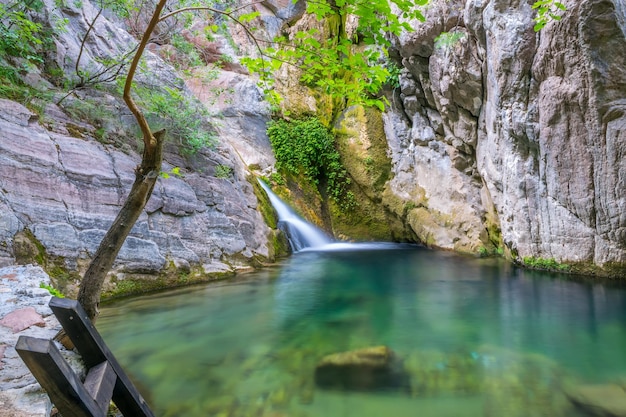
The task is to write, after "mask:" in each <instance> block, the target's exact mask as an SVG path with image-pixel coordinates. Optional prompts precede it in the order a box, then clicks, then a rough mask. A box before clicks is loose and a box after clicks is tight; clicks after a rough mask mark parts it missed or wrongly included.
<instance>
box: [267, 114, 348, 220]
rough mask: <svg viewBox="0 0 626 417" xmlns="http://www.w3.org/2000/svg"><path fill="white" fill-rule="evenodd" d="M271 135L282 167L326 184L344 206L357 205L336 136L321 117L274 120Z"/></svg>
mask: <svg viewBox="0 0 626 417" xmlns="http://www.w3.org/2000/svg"><path fill="white" fill-rule="evenodd" d="M267 134H268V136H269V138H270V142H271V144H272V148H273V149H274V153H275V155H276V168H277V169H278V170H284V171H286V172H288V173H291V174H293V175H303V176H304V178H305V179H306V180H307V181H310V182H311V183H313V184H315V185H316V186H318V187H320V186H325V191H326V192H327V193H328V195H329V197H331V198H332V199H334V200H335V201H337V202H338V203H339V204H340V205H342V207H343V208H344V209H349V208H350V207H351V205H352V204H354V195H353V194H352V193H351V192H349V191H348V189H347V187H348V185H349V184H350V182H351V181H350V178H349V177H348V174H347V172H346V169H345V168H344V167H343V165H342V163H341V158H340V156H339V152H337V149H336V148H335V143H334V138H333V135H332V134H331V133H330V131H329V130H328V128H327V127H326V126H324V125H323V124H322V123H321V122H320V121H319V120H318V119H317V118H313V117H312V118H308V119H304V120H293V121H286V120H277V121H273V122H271V123H270V124H269V126H268V129H267Z"/></svg>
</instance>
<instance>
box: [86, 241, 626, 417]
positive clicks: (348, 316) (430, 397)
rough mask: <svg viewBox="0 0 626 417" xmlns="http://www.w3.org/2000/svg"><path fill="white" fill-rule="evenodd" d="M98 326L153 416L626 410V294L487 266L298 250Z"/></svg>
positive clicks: (129, 309)
mask: <svg viewBox="0 0 626 417" xmlns="http://www.w3.org/2000/svg"><path fill="white" fill-rule="evenodd" d="M344 249H346V248H344ZM98 329H99V330H100V332H101V333H102V334H103V336H104V338H105V340H106V342H107V344H108V345H109V346H110V347H111V349H112V351H113V352H114V354H115V355H116V356H117V358H118V359H119V361H120V362H121V363H122V364H123V366H125V368H126V369H127V371H128V372H129V374H131V375H133V377H134V378H135V380H136V381H137V384H138V385H139V386H140V387H141V389H142V391H143V392H144V394H145V396H146V397H147V399H148V401H149V402H150V404H151V406H152V408H153V409H154V410H155V412H156V414H157V415H158V416H164V417H169V416H172V417H173V416H190V417H194V416H220V417H226V416H230V417H235V416H237V417H239V416H241V417H244V416H245V417H248V416H267V417H269V416H272V417H278V416H293V417H317V416H319V417H321V416H328V417H369V416H372V417H374V416H377V417H380V416H395V417H397V416H415V415H419V416H420V417H429V416H432V417H443V416H455V417H457V416H468V417H473V416H493V417H496V416H498V417H502V416H506V417H517V416H520V417H522V416H524V417H528V416H533V417H541V416H545V417H548V416H549V417H559V416H568V417H570V416H592V415H608V416H626V390H625V389H626V353H625V352H626V289H625V288H623V287H617V286H607V285H601V284H592V283H588V282H586V283H583V282H575V281H572V280H571V279H570V278H568V277H564V276H558V275H554V274H546V273H540V272H536V271H526V270H521V269H518V268H516V267H514V266H512V265H509V264H506V263H504V262H500V261H498V260H490V259H474V258H465V257H459V256H455V255H452V254H448V253H439V252H431V251H428V250H425V249H422V248H415V247H401V248H394V249H391V248H386V249H384V250H359V251H355V250H350V249H349V248H348V249H347V250H339V251H329V252H315V251H311V252H303V253H299V254H296V255H294V256H293V257H291V258H290V259H289V260H287V261H285V262H284V263H283V264H282V265H280V266H278V267H276V268H271V269H268V270H265V271H261V272H258V273H255V274H254V275H249V276H246V277H245V279H240V280H236V281H229V282H222V283H220V284H212V285H204V286H197V287H193V288H186V289H183V290H177V291H170V292H165V293H160V294H156V295H153V296H148V297H145V296H143V297H141V298H136V299H128V300H124V301H120V302H117V303H115V304H112V305H110V306H108V307H106V308H105V309H104V310H103V314H102V315H101V317H100V319H99V321H98Z"/></svg>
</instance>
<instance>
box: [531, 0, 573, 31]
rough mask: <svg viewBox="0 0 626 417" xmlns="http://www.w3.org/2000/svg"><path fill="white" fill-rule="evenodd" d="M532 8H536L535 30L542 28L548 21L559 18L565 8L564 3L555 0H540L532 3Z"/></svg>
mask: <svg viewBox="0 0 626 417" xmlns="http://www.w3.org/2000/svg"><path fill="white" fill-rule="evenodd" d="M533 9H536V10H537V16H536V17H535V26H534V29H535V32H538V31H540V30H541V29H543V28H544V27H545V26H546V25H547V24H548V23H549V22H550V21H553V20H556V21H558V20H561V18H562V17H563V16H562V15H561V13H562V12H564V11H565V10H567V9H566V7H565V5H564V4H563V3H561V2H559V1H557V0H540V1H536V2H535V3H534V4H533Z"/></svg>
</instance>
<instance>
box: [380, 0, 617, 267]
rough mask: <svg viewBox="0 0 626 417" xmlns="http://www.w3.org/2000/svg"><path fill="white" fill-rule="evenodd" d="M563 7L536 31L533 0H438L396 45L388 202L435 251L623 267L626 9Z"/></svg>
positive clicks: (388, 120) (600, 1) (592, 2)
mask: <svg viewBox="0 0 626 417" xmlns="http://www.w3.org/2000/svg"><path fill="white" fill-rule="evenodd" d="M566 5H567V9H568V10H567V13H565V15H564V17H563V19H562V21H560V22H553V23H552V24H550V25H549V26H548V27H547V28H545V29H544V30H542V31H541V32H540V33H535V32H534V31H533V21H532V18H533V11H532V10H531V7H530V4H529V3H528V2H526V1H515V0H467V1H434V2H431V6H430V7H429V8H428V9H427V10H426V12H427V13H426V14H427V21H426V23H419V22H415V23H414V27H415V32H413V33H406V34H405V35H403V36H401V37H399V38H397V39H395V40H394V46H395V50H394V51H392V52H393V53H394V54H395V55H392V57H393V58H395V60H396V61H397V62H398V64H399V65H400V66H401V67H402V71H401V76H400V80H399V84H400V87H399V88H398V89H396V90H394V91H393V94H392V95H390V99H391V108H390V109H389V110H388V111H387V112H385V113H384V115H383V117H384V120H385V130H386V136H387V142H388V146H389V154H390V156H391V158H392V165H393V167H392V172H393V178H392V179H391V180H390V181H389V182H388V183H387V185H386V187H387V188H386V190H385V193H384V198H383V204H384V205H386V206H388V207H389V208H390V209H392V210H394V211H395V212H396V213H397V214H398V216H401V217H402V216H403V217H404V218H405V219H406V222H407V223H408V224H409V225H410V227H411V228H412V229H413V230H414V231H415V232H416V234H417V236H418V237H419V239H420V240H422V241H424V242H426V243H428V244H430V245H432V246H435V247H441V248H447V249H454V250H460V251H468V252H476V251H478V250H481V251H485V250H493V247H494V246H496V247H497V246H499V245H504V248H505V250H506V251H507V252H509V254H510V255H511V257H512V258H513V259H515V260H519V261H521V262H525V263H528V264H531V265H532V264H533V263H535V262H540V261H541V260H545V259H553V260H555V261H556V262H557V263H559V262H565V263H571V264H574V265H573V269H574V270H579V271H583V272H591V270H592V269H595V272H597V273H600V274H608V275H612V276H620V275H621V276H623V274H624V263H625V262H626V210H625V209H626V180H625V178H626V163H625V162H624V161H625V159H624V158H625V155H626V102H625V101H624V100H625V98H626V62H625V61H624V54H623V53H621V52H618V51H624V50H626V40H625V32H626V27H625V26H624V12H625V10H624V5H623V2H620V1H617V0H615V1H610V0H584V1H571V2H566ZM398 200H400V202H404V203H412V208H411V209H410V210H408V212H407V211H406V205H403V204H398ZM492 245H493V246H492ZM480 248H484V249H480ZM594 266H595V267H599V269H598V268H595V267H594ZM587 267H592V268H587Z"/></svg>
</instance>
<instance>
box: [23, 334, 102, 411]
mask: <svg viewBox="0 0 626 417" xmlns="http://www.w3.org/2000/svg"><path fill="white" fill-rule="evenodd" d="M15 350H17V353H18V354H19V355H20V357H21V358H22V360H23V361H24V363H26V366H28V369H30V372H32V374H33V375H34V376H35V378H36V379H37V381H38V382H39V384H40V385H41V386H42V387H43V389H44V390H46V392H47V393H48V396H49V397H50V400H51V401H52V403H53V404H54V405H55V406H56V407H57V409H58V410H59V411H60V412H61V414H63V416H64V417H104V416H105V415H106V410H105V411H102V409H101V408H100V407H99V406H98V404H96V402H95V401H94V399H93V398H92V397H91V395H90V394H89V393H88V392H87V390H86V389H85V387H84V386H83V384H82V383H81V381H80V379H79V378H78V377H77V376H76V374H75V373H74V371H73V370H72V368H70V366H69V365H68V364H67V362H66V361H65V359H64V358H63V356H61V352H59V349H57V347H56V346H55V345H54V343H52V342H51V341H50V340H46V339H37V338H34V337H29V336H20V338H19V339H18V341H17V344H16V345H15Z"/></svg>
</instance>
